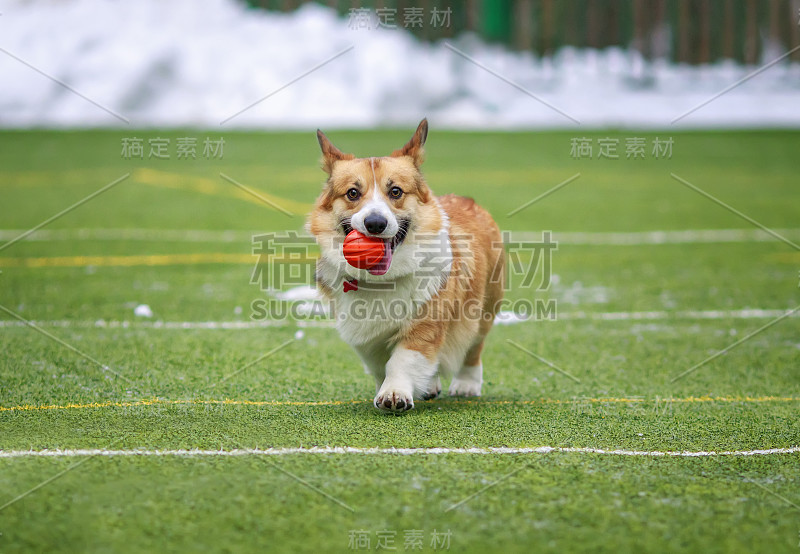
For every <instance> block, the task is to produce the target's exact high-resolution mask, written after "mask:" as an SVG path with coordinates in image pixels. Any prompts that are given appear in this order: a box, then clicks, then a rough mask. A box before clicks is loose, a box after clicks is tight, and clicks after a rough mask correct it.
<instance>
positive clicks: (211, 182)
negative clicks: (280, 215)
mask: <svg viewBox="0 0 800 554" xmlns="http://www.w3.org/2000/svg"><path fill="white" fill-rule="evenodd" d="M131 180H133V181H135V182H138V183H143V184H145V185H155V186H160V187H166V188H172V189H179V190H188V191H191V192H199V193H201V194H208V195H213V196H226V197H229V198H238V199H239V200H245V201H247V202H251V203H253V204H258V205H259V206H263V207H265V208H267V209H270V210H274V209H275V208H273V207H271V206H269V205H268V204H265V203H264V202H263V201H262V200H259V199H258V198H255V197H253V196H251V195H250V194H247V193H246V192H245V191H243V190H240V189H238V188H236V187H234V186H233V185H231V184H229V183H225V182H223V181H222V180H221V179H220V180H219V181H218V180H215V179H209V178H208V177H197V176H193V175H186V174H183V173H169V172H167V171H158V170H156V169H135V170H134V171H133V173H132V174H131ZM246 184H247V185H248V187H250V188H252V189H253V190H255V191H256V192H258V194H259V195H260V196H262V197H264V198H266V199H268V200H269V201H270V202H272V203H273V204H274V205H276V206H280V207H281V208H283V209H284V210H286V211H289V212H292V213H294V214H296V215H298V216H302V215H305V214H307V213H308V212H310V211H311V208H312V205H311V204H309V203H304V202H298V201H296V200H291V199H289V198H283V197H281V196H276V195H274V194H270V193H268V192H264V191H263V190H261V189H259V188H256V187H254V186H252V185H251V184H249V183H246Z"/></svg>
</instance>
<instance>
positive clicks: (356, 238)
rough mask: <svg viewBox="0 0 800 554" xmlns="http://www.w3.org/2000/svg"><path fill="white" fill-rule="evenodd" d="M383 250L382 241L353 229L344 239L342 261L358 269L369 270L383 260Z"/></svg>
mask: <svg viewBox="0 0 800 554" xmlns="http://www.w3.org/2000/svg"><path fill="white" fill-rule="evenodd" d="M385 248H386V247H385V245H384V242H383V239H381V238H378V237H368V236H367V235H363V234H361V233H359V232H358V231H356V230H355V229H353V230H352V231H350V232H349V233H348V234H347V236H346V237H345V239H344V259H345V260H347V263H349V264H350V265H352V266H353V267H357V268H358V269H370V268H371V267H374V266H375V265H377V264H378V263H379V262H380V261H381V260H382V259H383V255H384V252H385Z"/></svg>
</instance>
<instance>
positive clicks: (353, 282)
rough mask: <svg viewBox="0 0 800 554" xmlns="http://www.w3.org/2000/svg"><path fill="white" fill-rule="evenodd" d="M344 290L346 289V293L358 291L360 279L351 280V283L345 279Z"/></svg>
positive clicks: (343, 282)
mask: <svg viewBox="0 0 800 554" xmlns="http://www.w3.org/2000/svg"><path fill="white" fill-rule="evenodd" d="M342 288H344V292H350V291H351V290H358V279H350V280H349V281H348V280H347V279H345V280H344V281H342Z"/></svg>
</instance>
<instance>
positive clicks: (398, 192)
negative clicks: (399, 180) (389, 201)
mask: <svg viewBox="0 0 800 554" xmlns="http://www.w3.org/2000/svg"><path fill="white" fill-rule="evenodd" d="M401 196H403V189H401V188H400V187H392V188H390V189H389V198H394V199H395V200H396V199H398V198H400V197H401Z"/></svg>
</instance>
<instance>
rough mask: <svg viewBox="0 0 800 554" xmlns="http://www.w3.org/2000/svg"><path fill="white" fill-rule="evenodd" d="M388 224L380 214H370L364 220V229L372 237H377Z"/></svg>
mask: <svg viewBox="0 0 800 554" xmlns="http://www.w3.org/2000/svg"><path fill="white" fill-rule="evenodd" d="M388 224H389V222H388V221H386V218H385V217H383V216H382V215H380V214H375V213H372V214H369V215H368V216H367V217H365V218H364V227H366V228H367V231H369V232H370V233H372V234H373V235H379V234H380V233H383V231H384V229H386V226H387V225H388Z"/></svg>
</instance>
